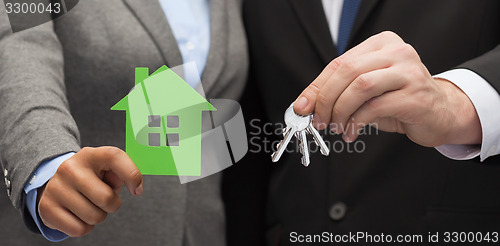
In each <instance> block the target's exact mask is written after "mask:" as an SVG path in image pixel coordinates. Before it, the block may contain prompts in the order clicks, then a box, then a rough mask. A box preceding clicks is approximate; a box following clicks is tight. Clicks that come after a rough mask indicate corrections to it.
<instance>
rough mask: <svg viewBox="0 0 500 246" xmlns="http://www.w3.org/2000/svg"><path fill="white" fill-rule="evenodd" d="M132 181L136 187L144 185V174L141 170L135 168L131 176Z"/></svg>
mask: <svg viewBox="0 0 500 246" xmlns="http://www.w3.org/2000/svg"><path fill="white" fill-rule="evenodd" d="M129 177H130V180H132V181H133V182H134V183H135V184H136V185H139V184H140V183H142V174H141V172H140V171H139V169H137V168H134V170H133V171H132V172H131V173H130V174H129Z"/></svg>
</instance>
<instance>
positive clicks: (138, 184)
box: [88, 147, 143, 196]
mask: <svg viewBox="0 0 500 246" xmlns="http://www.w3.org/2000/svg"><path fill="white" fill-rule="evenodd" d="M88 162H89V163H90V164H91V165H92V166H93V168H94V170H95V171H97V172H103V171H111V172H113V173H115V174H116V176H118V177H119V178H120V179H121V180H123V182H124V183H125V185H126V186H127V188H128V190H129V192H130V193H131V194H132V195H135V196H138V195H140V194H142V190H143V187H142V185H143V184H142V174H141V172H140V171H139V169H138V168H137V167H136V166H135V164H134V162H132V160H131V159H130V157H128V155H127V154H126V153H125V152H123V151H122V150H120V149H118V148H115V147H99V148H95V149H92V153H91V154H90V155H89V156H88ZM102 175H103V176H104V173H102Z"/></svg>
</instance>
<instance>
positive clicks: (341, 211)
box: [328, 202, 347, 221]
mask: <svg viewBox="0 0 500 246" xmlns="http://www.w3.org/2000/svg"><path fill="white" fill-rule="evenodd" d="M346 212H347V206H346V205H345V203H343V202H336V203H334V204H333V205H332V206H331V207H330V211H329V213H328V215H329V216H330V219H332V220H335V221H339V220H341V219H343V218H344V216H345V214H346Z"/></svg>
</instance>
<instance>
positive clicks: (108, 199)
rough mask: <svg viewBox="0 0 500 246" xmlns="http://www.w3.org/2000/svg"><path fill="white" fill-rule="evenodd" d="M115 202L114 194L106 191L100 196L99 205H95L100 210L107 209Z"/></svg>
mask: <svg viewBox="0 0 500 246" xmlns="http://www.w3.org/2000/svg"><path fill="white" fill-rule="evenodd" d="M114 201H115V193H114V192H113V191H111V190H108V189H106V191H104V192H103V194H102V195H101V196H100V199H99V201H98V202H99V204H97V205H98V206H99V207H101V208H108V207H111V206H112V205H113V203H114Z"/></svg>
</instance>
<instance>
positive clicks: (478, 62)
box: [459, 45, 500, 164]
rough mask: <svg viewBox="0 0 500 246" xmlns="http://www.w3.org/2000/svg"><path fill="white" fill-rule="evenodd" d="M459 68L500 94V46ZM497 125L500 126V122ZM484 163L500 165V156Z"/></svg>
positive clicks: (489, 158)
mask: <svg viewBox="0 0 500 246" xmlns="http://www.w3.org/2000/svg"><path fill="white" fill-rule="evenodd" d="M459 68H465V69H469V70H471V71H473V72H475V73H477V74H478V75H480V76H481V77H482V78H483V79H485V80H486V81H488V83H490V84H491V86H493V88H495V90H496V91H497V92H498V93H499V94H500V45H498V46H497V47H496V48H494V49H493V50H491V51H489V52H487V53H485V54H484V55H482V56H479V57H477V58H475V59H472V60H469V61H467V62H465V63H463V64H462V65H460V66H459ZM498 111H499V113H500V109H498ZM497 124H500V122H498V123H497ZM475 160H477V161H478V162H479V158H476V159H475ZM484 163H486V164H492V163H495V164H497V163H500V155H497V156H490V157H488V158H487V159H486V160H485V161H484Z"/></svg>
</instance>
